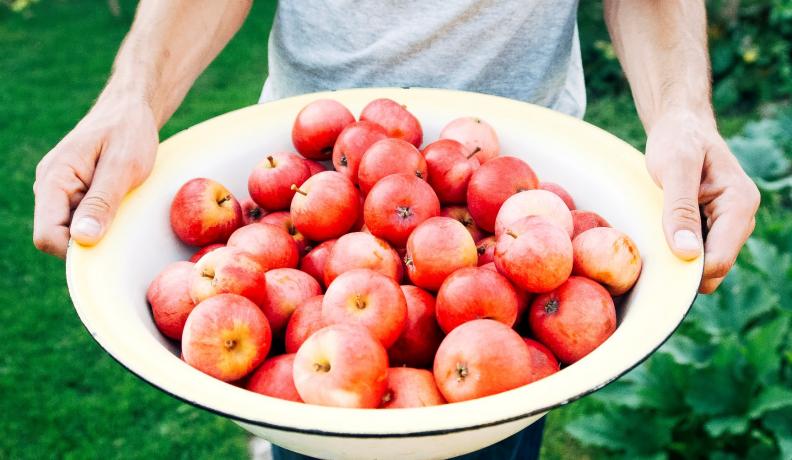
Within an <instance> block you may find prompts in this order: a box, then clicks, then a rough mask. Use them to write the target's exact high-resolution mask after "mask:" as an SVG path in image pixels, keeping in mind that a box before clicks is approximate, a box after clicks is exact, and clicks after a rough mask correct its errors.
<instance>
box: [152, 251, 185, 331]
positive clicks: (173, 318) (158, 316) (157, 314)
mask: <svg viewBox="0 0 792 460" xmlns="http://www.w3.org/2000/svg"><path fill="white" fill-rule="evenodd" d="M194 265H195V264H193V263H192V262H173V263H171V264H170V265H168V266H167V267H165V269H163V270H162V271H161V272H160V273H159V275H157V277H156V278H154V280H153V281H152V282H151V284H150V285H149V287H148V290H147V291H146V300H148V303H149V305H151V314H152V316H153V317H154V324H156V325H157V329H159V331H160V332H162V333H163V334H164V335H166V336H167V337H170V338H172V339H174V340H181V337H182V331H183V330H184V323H185V322H186V321H187V316H188V315H189V314H190V312H191V311H192V310H193V308H195V303H194V302H193V300H192V298H191V297H190V279H191V277H192V273H193V266H194Z"/></svg>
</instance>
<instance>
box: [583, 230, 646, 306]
mask: <svg viewBox="0 0 792 460" xmlns="http://www.w3.org/2000/svg"><path fill="white" fill-rule="evenodd" d="M572 248H573V253H574V265H573V267H572V273H574V274H575V275H581V276H585V277H587V278H591V279H592V280H594V281H597V282H599V283H600V284H602V285H603V286H605V288H607V289H608V292H610V293H611V295H613V296H617V295H622V294H624V293H625V292H627V291H629V290H630V289H631V288H632V287H633V285H634V284H635V282H636V281H637V280H638V275H640V274H641V254H640V253H639V252H638V247H637V246H636V245H635V242H633V240H632V239H631V238H630V237H629V236H627V235H626V234H624V233H623V232H621V231H619V230H617V229H615V228H610V227H596V228H592V229H590V230H587V231H585V232H583V233H581V234H580V235H578V236H576V237H575V239H574V240H572Z"/></svg>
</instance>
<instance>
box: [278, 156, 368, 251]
mask: <svg viewBox="0 0 792 460" xmlns="http://www.w3.org/2000/svg"><path fill="white" fill-rule="evenodd" d="M295 188H296V187H295ZM359 212H360V198H359V196H358V191H357V189H356V188H355V186H354V185H353V184H352V182H350V180H349V179H347V178H346V177H344V175H343V174H341V173H339V172H336V171H325V172H320V173H319V174H317V175H315V176H311V177H310V178H309V179H308V180H307V181H305V183H303V185H302V186H301V187H300V188H298V189H297V193H296V194H295V195H294V198H293V199H292V203H291V216H292V222H294V226H295V227H296V228H297V230H299V231H300V233H302V234H303V235H305V236H306V237H307V238H308V239H311V240H314V241H325V240H329V239H332V238H338V237H339V236H341V235H343V234H344V233H346V232H347V231H349V229H350V228H352V225H354V224H355V221H356V220H357V218H358V213H359Z"/></svg>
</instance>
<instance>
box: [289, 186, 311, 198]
mask: <svg viewBox="0 0 792 460" xmlns="http://www.w3.org/2000/svg"><path fill="white" fill-rule="evenodd" d="M291 189H292V192H297V193H299V194H300V195H303V196H308V193H307V192H303V191H302V190H300V187H297V184H292V186H291Z"/></svg>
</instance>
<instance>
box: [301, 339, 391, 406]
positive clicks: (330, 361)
mask: <svg viewBox="0 0 792 460" xmlns="http://www.w3.org/2000/svg"><path fill="white" fill-rule="evenodd" d="M294 386H295V387H296V388H297V392H298V393H299V394H300V397H301V398H302V400H303V401H305V402H306V403H309V404H319V405H322V406H338V407H351V408H372V409H373V408H376V407H379V405H380V403H381V402H382V396H383V395H384V394H385V391H386V390H387V387H388V355H387V353H386V352H385V348H384V347H383V346H382V344H381V343H380V342H379V341H378V340H377V339H375V338H374V336H372V335H371V333H370V332H369V331H368V329H366V328H364V327H362V326H359V325H354V324H335V325H332V326H328V327H325V328H323V329H320V330H318V331H317V332H316V333H314V334H313V335H312V336H311V337H309V338H308V340H306V341H305V343H303V345H302V346H301V347H300V349H299V350H298V351H297V355H296V356H295V358H294Z"/></svg>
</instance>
